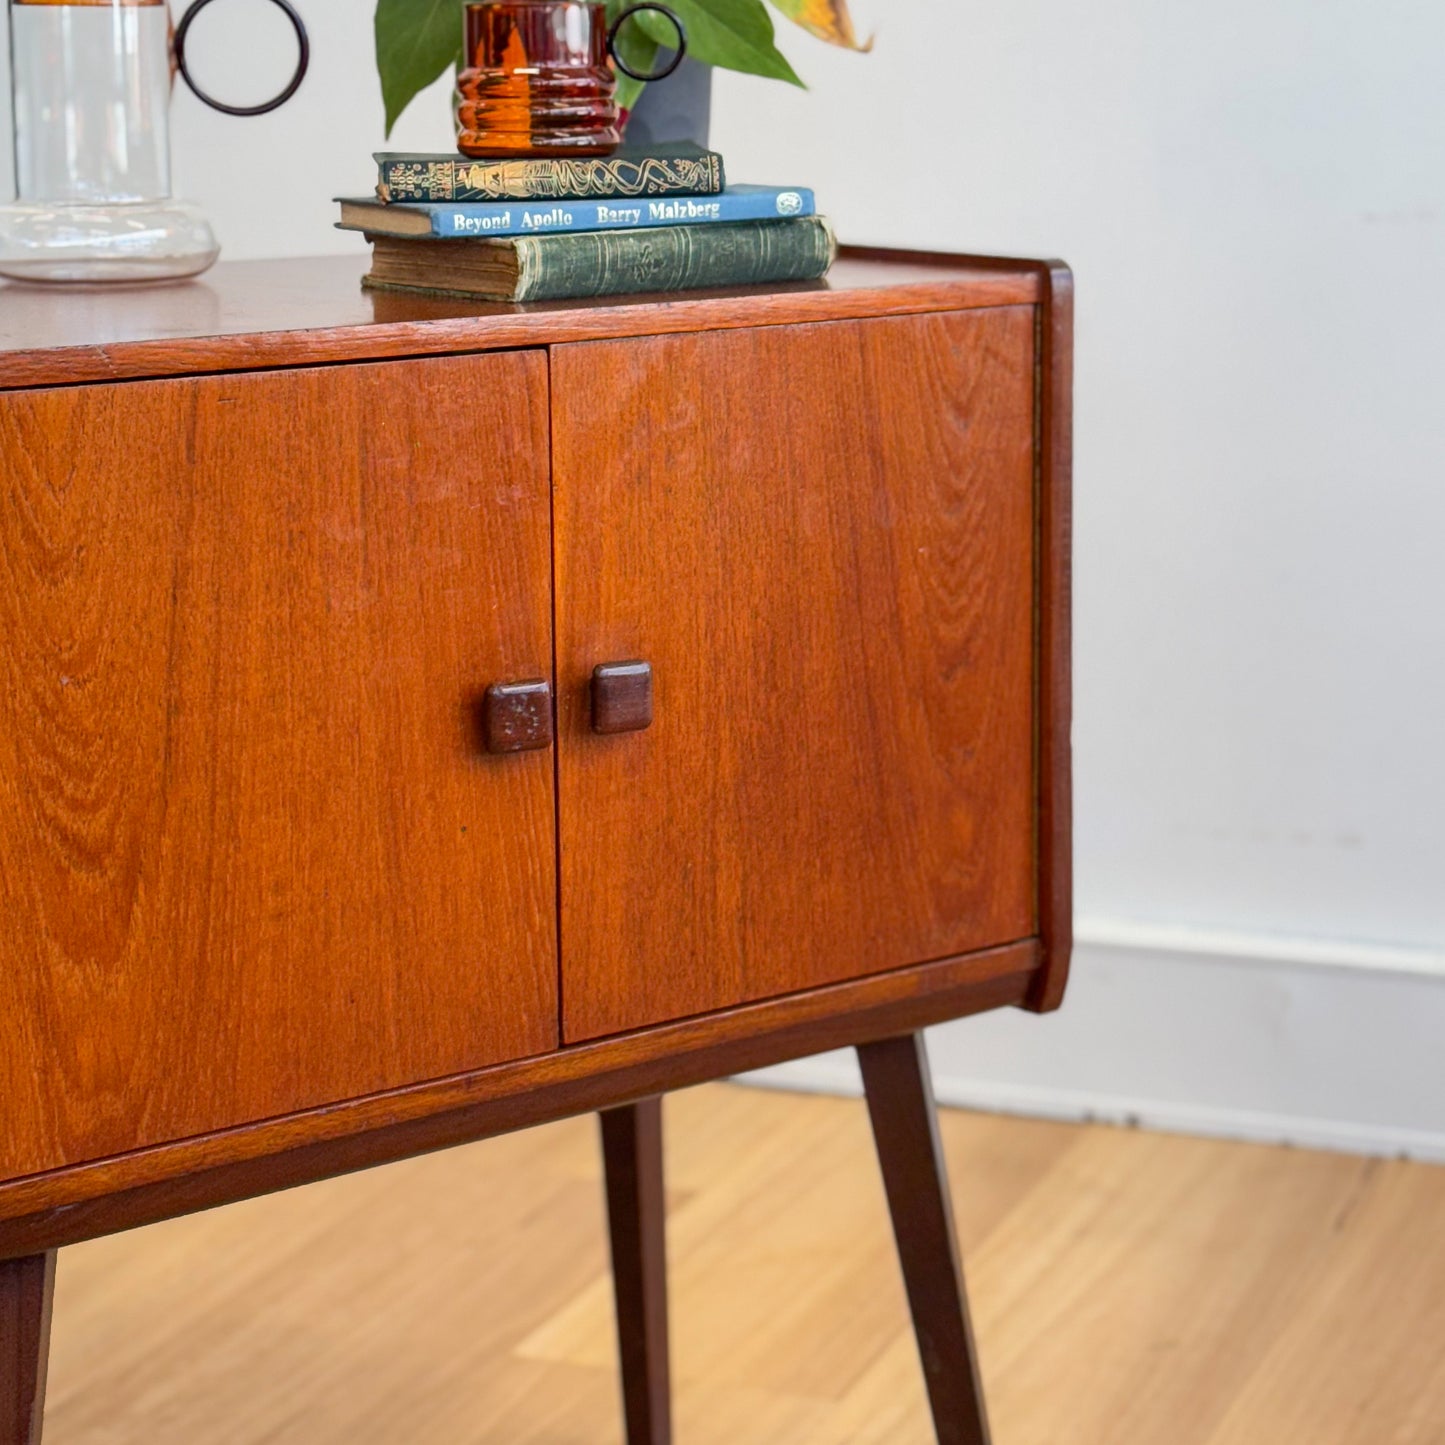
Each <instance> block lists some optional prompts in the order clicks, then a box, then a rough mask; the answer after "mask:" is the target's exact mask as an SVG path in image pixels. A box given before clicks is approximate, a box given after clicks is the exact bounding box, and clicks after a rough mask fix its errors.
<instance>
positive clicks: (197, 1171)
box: [0, 942, 1038, 1259]
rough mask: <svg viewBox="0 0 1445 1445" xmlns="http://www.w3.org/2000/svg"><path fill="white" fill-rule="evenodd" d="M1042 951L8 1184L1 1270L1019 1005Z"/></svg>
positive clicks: (903, 973) (585, 1048)
mask: <svg viewBox="0 0 1445 1445" xmlns="http://www.w3.org/2000/svg"><path fill="white" fill-rule="evenodd" d="M1037 967H1038V947H1037V945H1036V944H1035V943H1032V942H1030V943H1025V944H1017V945H1014V946H1011V947H1008V948H1000V949H994V950H991V951H989V952H987V953H982V954H976V955H973V956H972V957H969V958H961V959H946V960H943V961H941V962H939V963H933V964H927V965H925V966H923V967H920V968H910V969H900V970H898V971H897V972H895V973H888V974H881V975H877V976H874V977H871V978H865V979H858V980H855V981H852V982H849V983H844V984H835V985H833V986H831V987H829V988H821V989H815V990H812V991H811V992H808V993H803V994H795V995H793V996H792V997H789V998H782V999H777V1000H774V1001H771V1002H768V1003H762V1004H753V1005H749V1006H747V1007H744V1008H739V1009H733V1010H728V1011H726V1012H723V1013H718V1014H713V1015H711V1016H709V1017H707V1018H702V1019H691V1020H686V1021H684V1022H681V1023H674V1024H669V1025H666V1026H665V1027H661V1028H656V1029H649V1030H647V1031H646V1032H644V1033H640V1034H636V1035H630V1036H625V1037H622V1038H613V1039H606V1040H602V1041H599V1042H597V1043H592V1044H585V1045H581V1046H578V1047H575V1048H570V1049H563V1050H561V1051H559V1052H557V1053H553V1054H549V1055H545V1056H543V1057H541V1058H537V1059H531V1060H526V1061H524V1062H520V1063H515V1064H501V1065H498V1066H496V1067H494V1068H491V1069H485V1070H481V1071H479V1072H476V1073H472V1074H464V1075H461V1076H459V1077H457V1078H453V1079H446V1080H438V1081H435V1082H432V1083H427V1084H418V1085H414V1086H411V1087H409V1088H404V1089H398V1090H394V1091H392V1092H390V1093H387V1094H382V1095H377V1096H373V1097H371V1098H366V1099H357V1100H351V1101H348V1102H347V1103H345V1104H339V1105H333V1106H330V1107H327V1108H322V1109H314V1110H310V1111H308V1112H305V1113H300V1114H294V1115H290V1116H288V1117H286V1118H280V1119H271V1120H265V1121H262V1122H259V1123H256V1124H251V1125H247V1126H245V1127H240V1128H236V1129H230V1130H227V1131H225V1132H223V1133H218V1134H212V1135H207V1136H204V1137H201V1138H198V1139H188V1140H184V1141H182V1142H179V1143H176V1144H169V1145H161V1146H157V1147H155V1148H151V1149H142V1150H137V1151H136V1152H134V1153H132V1154H129V1155H125V1156H123V1157H121V1158H118V1159H107V1160H101V1161H97V1162H96V1163H94V1164H89V1165H83V1166H79V1167H75V1168H70V1169H62V1170H56V1171H54V1172H52V1173H49V1174H41V1175H36V1176H33V1177H32V1178H29V1179H18V1180H12V1181H9V1182H6V1183H0V1259H6V1258H11V1257H15V1256H19V1255H26V1254H35V1253H37V1252H38V1251H40V1250H42V1249H49V1248H52V1247H55V1246H60V1245H66V1244H74V1243H77V1242H78V1241H80V1240H85V1239H93V1238H95V1237H96V1236H98V1235H102V1234H110V1233H114V1232H115V1231H117V1230H122V1229H133V1228H135V1227H136V1226H137V1225H141V1224H150V1223H153V1222H154V1221H156V1220H159V1219H168V1218H171V1217H173V1216H175V1215H180V1214H188V1213H191V1212H193V1211H195V1210H198V1209H209V1208H211V1207H212V1206H214V1205H217V1204H227V1203H230V1202H232V1201H234V1200H237V1199H246V1198H249V1197H250V1196H252V1195H256V1194H268V1193H271V1192H273V1191H275V1190H278V1189H288V1188H291V1187H292V1186H294V1185H297V1184H307V1183H310V1182H311V1181H313V1180H317V1179H324V1178H327V1177H329V1176H331V1175H335V1174H345V1173H347V1172H349V1171H351V1170H354V1169H366V1168H370V1167H371V1166H372V1165H376V1164H386V1163H390V1162H392V1161H393V1160H397V1159H404V1158H406V1157H407V1156H408V1155H412V1154H422V1153H426V1152H428V1151H429V1150H433V1149H445V1148H449V1147H451V1146H452V1145H455V1144H464V1143H468V1142H470V1141H471V1140H475V1139H482V1138H486V1137H488V1136H490V1135H496V1134H505V1133H508V1132H510V1131H512V1130H515V1129H526V1128H530V1127H531V1126H532V1125H534V1124H541V1123H546V1122H547V1121H548V1120H552V1119H560V1118H564V1117H566V1116H568V1115H571V1114H585V1113H590V1112H592V1111H593V1110H596V1109H605V1108H610V1107H613V1106H616V1105H619V1104H625V1103H629V1102H632V1101H633V1100H636V1099H640V1098H645V1097H648V1096H649V1095H652V1094H656V1093H659V1092H661V1091H663V1090H670V1089H683V1088H687V1087H688V1086H689V1085H691V1084H698V1083H702V1082H704V1081H705V1080H708V1079H717V1078H722V1077H723V1076H725V1075H727V1074H733V1073H739V1072H742V1071H744V1070H747V1069H757V1068H762V1067H764V1066H765V1065H768V1064H776V1063H780V1062H781V1061H782V1060H784V1059H789V1058H801V1057H802V1056H803V1055H805V1054H814V1053H822V1052H824V1051H826V1050H828V1049H834V1048H843V1047H847V1046H851V1045H854V1044H858V1043H863V1042H866V1041H867V1040H869V1039H875V1038H885V1037H888V1036H890V1035H893V1034H897V1033H899V1032H901V1031H908V1030H913V1029H920V1028H924V1027H926V1026H927V1025H929V1024H934V1023H939V1022H941V1021H942V1020H943V1019H952V1018H961V1017H963V1016H965V1015H967V1014H971V1013H981V1012H983V1011H984V1010H986V1009H995V1008H1006V1007H1010V1006H1014V1005H1018V1004H1021V1003H1022V1002H1023V1001H1024V999H1025V997H1026V996H1027V994H1028V990H1029V986H1030V983H1031V981H1032V979H1033V977H1034V974H1035V972H1036V970H1037Z"/></svg>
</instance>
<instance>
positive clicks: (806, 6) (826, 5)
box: [773, 0, 873, 50]
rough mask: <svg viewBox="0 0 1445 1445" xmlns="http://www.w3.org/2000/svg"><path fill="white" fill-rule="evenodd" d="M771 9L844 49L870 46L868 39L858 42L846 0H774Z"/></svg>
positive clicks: (871, 43)
mask: <svg viewBox="0 0 1445 1445" xmlns="http://www.w3.org/2000/svg"><path fill="white" fill-rule="evenodd" d="M773 8H774V9H775V10H779V11H781V12H782V13H783V14H784V15H786V16H787V17H788V19H789V20H791V21H792V22H793V23H794V24H795V25H801V26H802V27H803V29H804V30H806V31H807V32H808V34H809V35H816V36H817V37H818V39H819V40H826V41H827V42H828V44H829V45H841V46H843V48H844V49H846V50H872V49H873V42H872V41H871V40H869V41H866V42H865V43H864V44H862V45H859V43H858V36H857V33H856V32H855V31H854V29H853V17H852V16H851V15H850V14H849V13H848V0H773Z"/></svg>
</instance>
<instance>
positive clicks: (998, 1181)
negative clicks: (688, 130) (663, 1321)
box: [46, 1085, 1445, 1445]
mask: <svg viewBox="0 0 1445 1445" xmlns="http://www.w3.org/2000/svg"><path fill="white" fill-rule="evenodd" d="M943 1132H944V1138H945V1140H946V1144H947V1149H948V1157H949V1166H950V1171H951V1174H952V1176H953V1181H954V1191H955V1203H956V1206H957V1210H958V1215H959V1221H960V1229H961V1233H962V1239H963V1244H964V1249H965V1256H966V1261H967V1266H968V1270H969V1282H970V1287H971V1291H972V1295H973V1300H974V1309H975V1317H976V1322H977V1327H978V1334H979V1340H980V1348H981V1350H982V1354H983V1369H984V1374H985V1376H986V1379H987V1386H988V1391H989V1396H990V1399H991V1402H992V1406H993V1415H994V1427H995V1436H996V1445H1346V1442H1349V1445H1407V1442H1408V1445H1442V1442H1445V1170H1442V1169H1430V1168H1426V1167H1424V1166H1420V1165H1411V1164H1405V1163H1395V1162H1379V1161H1367V1160H1361V1159H1354V1158H1348V1157H1344V1156H1338V1155H1327V1154H1309V1153H1303V1152H1297V1151H1291V1150H1285V1149H1265V1148H1258V1147H1253V1146H1246V1145H1233V1144H1222V1143H1211V1142H1204V1141H1200V1140H1191V1139H1182V1138H1175V1137H1170V1136H1163V1135H1150V1134H1142V1133H1132V1132H1128V1131H1121V1130H1115V1129H1107V1128H1088V1127H1072V1126H1064V1125H1055V1124H1043V1123H1031V1122H1021V1121H1018V1120H1007V1119H997V1118H990V1117H985V1116H978V1115H970V1114H962V1113H948V1114H946V1116H945V1118H944V1122H943ZM595 1133H596V1131H595V1126H594V1122H593V1121H592V1120H579V1121H574V1122H571V1123H567V1124H562V1125H557V1126H553V1127H551V1128H547V1129H541V1130H536V1131H533V1132H532V1133H529V1134H523V1135H518V1136H515V1137H512V1138H508V1139H500V1140H495V1141H491V1142H488V1143H484V1144H479V1145H474V1146H472V1147H470V1148H466V1149H460V1150H456V1151H453V1152H451V1153H449V1154H443V1155H437V1156H434V1157H432V1158H429V1159H423V1160H418V1161H414V1162H412V1163H408V1164H403V1165H397V1166H393V1167H391V1168H388V1169H381V1170H376V1171H373V1172H371V1173H370V1174H364V1175H356V1176H353V1177H352V1178H350V1179H343V1180H338V1181H333V1182H331V1183H327V1184H322V1185H318V1186H315V1187H313V1188H311V1189H305V1190H298V1191H296V1192H294V1193H291V1194H289V1195H282V1196H279V1197H276V1198H272V1199H269V1200H260V1201H256V1202H253V1203H250V1204H244V1205H238V1206H235V1207H233V1208H230V1209H225V1210H218V1211H216V1212H214V1213H212V1214H209V1215H203V1216H200V1217H198V1218H195V1219H190V1220H181V1221H177V1222H175V1223H172V1224H168V1225H162V1226H158V1227H156V1228H153V1229H150V1230H144V1231H140V1232H138V1233H136V1234H133V1235H129V1236H122V1237H119V1238H117V1239H112V1240H106V1241H101V1242H98V1243H95V1244H90V1245H85V1246H81V1247H79V1248H75V1249H72V1250H68V1251H66V1252H64V1253H62V1255H61V1258H60V1275H59V1285H58V1291H57V1301H56V1325H55V1341H54V1353H53V1365H52V1373H51V1394H50V1411H49V1415H48V1429H47V1434H46V1441H47V1445H222V1442H224V1445H260V1442H267V1445H381V1442H385V1445H615V1442H617V1441H618V1440H619V1439H620V1429H619V1425H618V1406H617V1399H616V1387H615V1381H614V1376H613V1341H612V1323H611V1313H610V1296H609V1284H608V1279H607V1273H606V1257H605V1252H604V1236H603V1224H602V1207H601V1200H600V1186H599V1161H598V1148H597V1143H596V1138H595ZM668 1146H669V1150H670V1158H669V1166H670V1202H671V1220H670V1226H671V1240H670V1242H671V1254H672V1267H673V1280H674V1291H673V1306H674V1338H675V1355H676V1360H675V1366H676V1372H677V1375H678V1377H679V1378H678V1382H677V1401H678V1415H679V1420H678V1431H677V1435H678V1445H843V1442H849V1445H926V1442H928V1441H930V1440H931V1435H930V1432H929V1429H928V1424H927V1418H926V1414H925V1409H924V1403H923V1393H922V1385H921V1382H920V1379H919V1374H918V1369H917V1363H916V1360H915V1357H914V1353H913V1343H912V1339H911V1336H910V1335H909V1333H908V1329H907V1322H906V1316H905V1305H904V1300H903V1293H902V1287H901V1285H900V1283H899V1281H898V1278H897V1274H896V1270H895V1266H894V1260H893V1257H892V1254H891V1248H892V1244H891V1239H890V1236H889V1233H888V1225H887V1220H886V1216H885V1212H884V1207H883V1202H882V1191H881V1187H880V1185H879V1183H878V1180H877V1175H876V1170H875V1166H874V1161H873V1157H872V1154H871V1145H870V1141H869V1136H868V1132H867V1123H866V1118H865V1114H864V1112H863V1108H862V1106H861V1105H860V1104H857V1103H853V1102H849V1101H840V1100H831V1099H818V1098H803V1097H794V1096H789V1095H783V1094H775V1093H764V1092H760V1091H754V1090H749V1089H744V1088H740V1087H736V1086H725V1085H714V1086H711V1087H709V1088H705V1089H698V1090H694V1091H692V1092H691V1093H688V1094H684V1095H681V1096H679V1097H676V1098H674V1099H672V1100H670V1101H669V1105H668Z"/></svg>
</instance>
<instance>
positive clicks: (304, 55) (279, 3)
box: [171, 0, 311, 115]
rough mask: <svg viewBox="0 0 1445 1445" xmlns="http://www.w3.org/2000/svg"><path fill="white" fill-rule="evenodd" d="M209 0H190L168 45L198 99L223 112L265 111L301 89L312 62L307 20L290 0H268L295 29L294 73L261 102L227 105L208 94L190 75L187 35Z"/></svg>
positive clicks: (272, 108) (265, 112) (247, 113)
mask: <svg viewBox="0 0 1445 1445" xmlns="http://www.w3.org/2000/svg"><path fill="white" fill-rule="evenodd" d="M210 3H211V0H192V4H191V5H190V6H188V7H187V9H186V13H185V14H184V15H182V16H181V23H180V24H179V25H177V26H176V38H175V39H174V40H173V41H172V42H171V46H172V48H173V49H174V51H175V55H176V69H177V70H179V71H180V73H181V79H182V80H184V81H185V83H186V84H187V85H188V86H190V88H191V90H192V91H193V92H194V93H195V96H196V98H197V99H198V100H203V101H204V102H205V103H206V104H207V105H208V106H210V107H211V109H212V110H219V111H221V112H222V114H224V115H266V114H268V113H269V112H270V111H273V110H277V109H279V108H280V107H281V106H283V105H285V104H286V102H287V101H288V100H290V99H291V97H292V96H293V95H295V94H296V92H297V91H298V90H300V88H301V82H302V81H303V80H305V79H306V71H307V68H308V67H309V66H310V64H311V37H310V36H309V35H307V33H306V23H305V21H303V20H302V18H301V17H300V15H298V14H297V13H296V7H295V6H294V5H292V4H291V0H271V3H272V4H273V5H275V6H276V7H277V8H278V9H280V10H282V11H284V12H285V15H286V18H287V19H288V20H289V21H290V22H291V26H292V29H294V30H295V32H296V44H297V48H298V50H299V52H300V53H299V55H298V56H297V59H296V74H295V75H293V76H292V77H291V81H290V84H289V85H287V87H286V89H285V90H283V91H282V92H281V93H280V95H278V96H276V97H275V98H274V99H272V100H267V101H263V102H262V103H261V104H260V105H227V104H226V103H225V101H223V100H217V99H216V98H215V97H214V96H210V95H207V94H206V92H205V91H204V90H202V89H201V87H200V86H199V85H197V84H196V82H195V81H194V80H193V79H192V78H191V72H190V67H189V66H187V64H186V36H187V35H188V34H189V33H190V29H191V21H193V20H194V19H195V18H196V16H197V15H199V14H200V13H201V11H202V10H204V9H205V8H206V6H207V5H209V4H210Z"/></svg>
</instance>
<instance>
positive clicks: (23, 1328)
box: [0, 1249, 55, 1445]
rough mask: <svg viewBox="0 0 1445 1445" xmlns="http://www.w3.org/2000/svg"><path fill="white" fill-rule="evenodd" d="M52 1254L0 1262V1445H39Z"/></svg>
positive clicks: (47, 1359)
mask: <svg viewBox="0 0 1445 1445" xmlns="http://www.w3.org/2000/svg"><path fill="white" fill-rule="evenodd" d="M54 1297H55V1251H54V1250H53V1249H52V1250H47V1251H46V1252H45V1253H44V1254H38V1255H32V1256H30V1257H29V1258H28V1259H12V1260H4V1261H0V1445H40V1432H41V1426H42V1425H43V1423H44V1417H45V1380H46V1371H47V1368H48V1366H49V1363H50V1314H51V1304H52V1301H53V1299H54Z"/></svg>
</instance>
